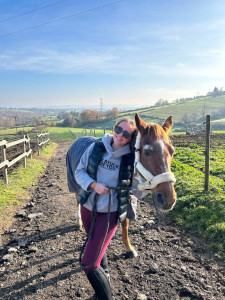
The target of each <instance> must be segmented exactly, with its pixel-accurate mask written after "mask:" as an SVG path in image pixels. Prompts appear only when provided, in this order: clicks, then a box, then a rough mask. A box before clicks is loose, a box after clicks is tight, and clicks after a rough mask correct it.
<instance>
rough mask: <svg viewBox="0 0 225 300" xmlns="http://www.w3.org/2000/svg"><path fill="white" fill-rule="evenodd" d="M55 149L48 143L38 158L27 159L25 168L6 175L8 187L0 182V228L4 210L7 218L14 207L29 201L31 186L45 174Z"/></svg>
mask: <svg viewBox="0 0 225 300" xmlns="http://www.w3.org/2000/svg"><path fill="white" fill-rule="evenodd" d="M56 148H57V144H56V143H53V142H50V143H49V144H48V145H47V147H45V148H43V150H41V155H40V156H38V155H34V156H33V158H32V159H27V167H26V168H24V167H23V166H22V165H20V166H19V167H18V168H16V170H14V171H13V172H12V173H10V174H9V175H8V181H9V184H8V185H5V183H4V180H0V227H2V226H1V223H2V220H3V218H4V217H5V215H4V212H5V208H7V216H9V215H10V211H12V210H13V209H14V208H15V205H21V204H22V203H23V201H24V200H27V199H29V197H30V188H31V186H32V184H35V182H37V180H38V178H39V177H40V176H41V175H42V174H43V173H44V172H45V166H46V165H47V163H48V160H49V158H50V157H51V156H52V155H53V153H54V152H55V150H56Z"/></svg>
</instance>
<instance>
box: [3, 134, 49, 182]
mask: <svg viewBox="0 0 225 300" xmlns="http://www.w3.org/2000/svg"><path fill="white" fill-rule="evenodd" d="M48 141H49V132H45V133H40V134H37V148H38V155H40V148H43V145H45V146H46V144H47V142H48ZM19 144H22V145H23V151H22V153H21V154H20V155H19V156H17V157H16V158H14V159H12V160H11V161H9V160H8V159H7V157H6V156H7V154H6V149H7V148H10V147H12V146H16V145H19ZM27 146H28V147H27ZM0 147H1V153H2V161H1V163H0V169H3V178H4V182H5V184H8V168H9V167H11V166H12V165H14V164H15V163H17V162H18V161H19V160H21V159H23V166H24V168H25V167H26V159H27V157H29V156H30V158H32V149H31V147H30V138H29V136H28V135H24V136H23V138H22V139H20V140H16V141H13V142H7V141H6V140H2V141H0ZM26 148H28V150H27V149H26Z"/></svg>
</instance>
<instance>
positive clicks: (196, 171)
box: [170, 144, 225, 257]
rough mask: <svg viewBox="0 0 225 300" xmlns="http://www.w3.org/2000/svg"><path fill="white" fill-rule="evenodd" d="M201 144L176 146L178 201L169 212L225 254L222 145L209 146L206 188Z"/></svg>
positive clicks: (224, 174)
mask: <svg viewBox="0 0 225 300" xmlns="http://www.w3.org/2000/svg"><path fill="white" fill-rule="evenodd" d="M204 165H205V156H204V148H203V147H200V146H198V145H196V144H195V145H193V147H192V148H190V147H176V154H175V156H174V159H173V162H172V171H173V172H174V173H175V176H176V179H177V182H176V184H175V190H176V192H177V197H178V200H177V205H176V207H175V208H174V210H173V211H171V212H170V214H171V216H172V217H173V218H175V219H176V220H177V221H178V222H179V223H180V224H182V225H184V226H186V227H188V228H190V230H191V231H192V232H193V233H197V234H199V235H200V236H202V237H205V238H206V239H207V240H208V242H209V244H210V248H211V250H212V251H215V252H216V253H217V254H218V256H221V257H225V149H224V145H221V146H216V147H215V148H211V149H210V177H209V179H210V181H209V191H204V180H205V175H204Z"/></svg>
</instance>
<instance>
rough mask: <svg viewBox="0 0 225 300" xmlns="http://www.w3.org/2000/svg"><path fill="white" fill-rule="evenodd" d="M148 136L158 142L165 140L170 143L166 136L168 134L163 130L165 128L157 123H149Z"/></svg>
mask: <svg viewBox="0 0 225 300" xmlns="http://www.w3.org/2000/svg"><path fill="white" fill-rule="evenodd" d="M147 134H148V135H149V136H151V137H153V138H155V139H157V140H161V139H163V140H165V141H166V142H168V141H169V137H168V135H167V134H166V132H165V131H164V130H163V128H162V127H161V126H160V125H158V124H155V123H149V125H148V129H147Z"/></svg>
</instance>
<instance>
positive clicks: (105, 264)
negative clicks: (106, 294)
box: [100, 252, 110, 282]
mask: <svg viewBox="0 0 225 300" xmlns="http://www.w3.org/2000/svg"><path fill="white" fill-rule="evenodd" d="M100 265H101V267H102V269H103V270H104V271H105V274H106V276H107V278H108V280H109V282H110V276H109V269H108V259H107V254H106V252H105V254H104V255H103V257H102V260H101V263H100Z"/></svg>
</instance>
